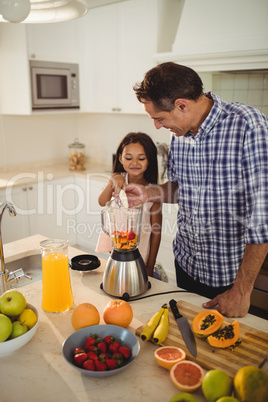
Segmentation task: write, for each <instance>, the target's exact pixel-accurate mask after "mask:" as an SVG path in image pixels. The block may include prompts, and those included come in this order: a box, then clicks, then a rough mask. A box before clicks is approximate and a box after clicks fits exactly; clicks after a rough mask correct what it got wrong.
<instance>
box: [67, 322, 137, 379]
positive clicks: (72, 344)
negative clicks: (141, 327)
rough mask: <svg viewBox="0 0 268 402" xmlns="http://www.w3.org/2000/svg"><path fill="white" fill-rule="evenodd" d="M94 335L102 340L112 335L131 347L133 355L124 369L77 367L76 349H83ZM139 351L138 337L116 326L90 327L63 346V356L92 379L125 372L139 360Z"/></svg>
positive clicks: (70, 337) (73, 335)
mask: <svg viewBox="0 0 268 402" xmlns="http://www.w3.org/2000/svg"><path fill="white" fill-rule="evenodd" d="M93 334H97V335H99V337H100V338H102V339H103V338H104V337H105V336H108V335H111V336H113V337H114V338H117V339H118V340H119V342H120V343H121V344H122V345H124V346H127V347H129V348H130V351H131V353H130V357H129V359H128V361H127V363H126V364H124V365H123V366H122V367H119V368H117V369H114V370H107V371H90V370H85V369H83V368H80V367H78V366H76V365H75V364H74V363H73V352H74V349H75V348H79V347H81V348H83V347H84V344H85V341H86V339H87V337H88V336H90V335H93ZM139 351H140V344H139V341H138V339H137V337H136V336H135V335H134V334H132V332H130V331H128V330H127V329H125V328H122V327H118V326H116V325H91V326H89V327H85V328H82V329H79V330H78V331H76V332H74V333H73V334H72V335H70V336H69V338H67V339H66V340H65V342H64V343H63V345H62V353H63V356H64V358H65V360H66V361H67V362H68V363H69V364H70V365H71V366H72V367H73V368H75V369H76V370H78V371H80V373H81V374H86V375H89V376H91V377H97V378H102V377H108V376H111V375H115V374H118V373H120V372H121V371H123V370H125V369H126V368H127V367H129V366H130V364H131V363H133V362H134V360H135V359H136V358H137V356H138V354H139Z"/></svg>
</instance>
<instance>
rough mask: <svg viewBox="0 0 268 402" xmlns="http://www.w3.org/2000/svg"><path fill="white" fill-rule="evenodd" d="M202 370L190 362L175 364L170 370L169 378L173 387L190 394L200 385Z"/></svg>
mask: <svg viewBox="0 0 268 402" xmlns="http://www.w3.org/2000/svg"><path fill="white" fill-rule="evenodd" d="M203 377H204V371H203V369H202V368H201V367H200V366H199V365H198V364H197V363H194V362H192V361H190V360H183V361H181V362H179V363H176V364H175V365H174V366H173V367H172V369H171V370H170V378H171V380H172V382H173V383H174V385H176V387H178V388H179V389H181V390H182V391H186V392H192V391H195V390H196V389H197V388H199V387H200V386H201V385H202V381H203Z"/></svg>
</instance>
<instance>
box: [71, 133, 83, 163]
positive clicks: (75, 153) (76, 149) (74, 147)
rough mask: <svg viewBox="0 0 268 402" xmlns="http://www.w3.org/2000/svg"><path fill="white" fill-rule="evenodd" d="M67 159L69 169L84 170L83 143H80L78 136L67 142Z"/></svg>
mask: <svg viewBox="0 0 268 402" xmlns="http://www.w3.org/2000/svg"><path fill="white" fill-rule="evenodd" d="M69 161H70V170H85V166H84V165H85V144H81V143H80V142H79V141H78V138H75V140H74V142H73V143H72V144H69Z"/></svg>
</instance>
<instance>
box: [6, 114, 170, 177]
mask: <svg viewBox="0 0 268 402" xmlns="http://www.w3.org/2000/svg"><path fill="white" fill-rule="evenodd" d="M130 131H143V132H145V133H147V134H149V135H150V136H151V137H152V139H153V140H154V141H155V142H156V141H159V142H166V143H169V141H170V133H169V131H168V130H165V129H160V130H156V129H155V128H154V125H153V121H152V120H151V119H150V118H149V117H148V116H147V115H119V114H89V113H88V114H78V113H70V114H68V113H67V114H44V115H42V114H40V115H32V116H7V115H0V169H1V170H6V169H8V168H11V167H13V166H16V165H20V164H29V165H31V164H32V163H40V164H44V163H45V162H46V161H48V162H49V161H53V160H54V161H58V162H62V161H65V160H66V163H68V155H69V149H68V145H69V144H70V143H72V142H73V140H74V138H76V137H78V138H79V141H80V142H82V143H84V144H85V145H86V155H87V156H89V157H90V159H91V161H93V162H94V163H102V164H108V165H109V164H111V160H112V154H113V153H115V151H116V148H117V146H118V144H119V142H120V141H121V139H122V138H123V136H124V135H125V134H127V133H128V132H130Z"/></svg>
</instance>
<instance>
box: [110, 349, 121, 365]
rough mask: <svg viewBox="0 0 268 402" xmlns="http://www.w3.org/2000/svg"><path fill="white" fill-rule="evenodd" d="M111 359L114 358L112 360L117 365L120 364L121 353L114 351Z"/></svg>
mask: <svg viewBox="0 0 268 402" xmlns="http://www.w3.org/2000/svg"><path fill="white" fill-rule="evenodd" d="M112 359H114V360H116V361H117V367H120V366H122V363H123V356H122V355H121V353H118V352H116V353H114V354H113V355H112Z"/></svg>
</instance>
